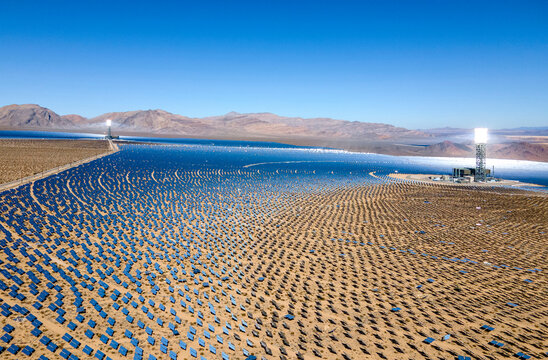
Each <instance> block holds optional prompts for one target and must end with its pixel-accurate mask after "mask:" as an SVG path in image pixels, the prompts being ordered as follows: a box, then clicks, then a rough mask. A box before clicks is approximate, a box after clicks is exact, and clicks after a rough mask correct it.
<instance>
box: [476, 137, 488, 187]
mask: <svg viewBox="0 0 548 360" xmlns="http://www.w3.org/2000/svg"><path fill="white" fill-rule="evenodd" d="M474 142H475V143H476V172H475V174H474V181H475V182H485V172H486V171H485V157H486V153H485V148H486V147H487V128H475V129H474Z"/></svg>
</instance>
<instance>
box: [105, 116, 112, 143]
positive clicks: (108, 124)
mask: <svg viewBox="0 0 548 360" xmlns="http://www.w3.org/2000/svg"><path fill="white" fill-rule="evenodd" d="M106 125H107V139H112V133H111V131H110V128H111V127H112V120H110V119H108V120H107V124H106Z"/></svg>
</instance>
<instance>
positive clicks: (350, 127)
mask: <svg viewBox="0 0 548 360" xmlns="http://www.w3.org/2000/svg"><path fill="white" fill-rule="evenodd" d="M203 120H204V121H207V122H208V123H211V124H214V125H215V126H222V128H224V129H225V130H227V131H230V132H234V133H240V132H241V131H242V130H245V132H246V133H249V134H253V135H261V134H269V135H271V136H306V137H318V138H364V137H365V138H364V139H363V140H382V139H391V138H402V137H427V136H428V135H426V134H425V133H423V132H420V131H415V130H408V129H405V128H400V127H395V126H392V125H387V124H379V123H365V122H359V121H345V120H336V119H330V118H308V119H305V118H300V117H284V116H279V115H276V114H272V113H251V114H240V113H236V112H230V113H228V114H226V115H221V116H213V117H207V118H204V119H203Z"/></svg>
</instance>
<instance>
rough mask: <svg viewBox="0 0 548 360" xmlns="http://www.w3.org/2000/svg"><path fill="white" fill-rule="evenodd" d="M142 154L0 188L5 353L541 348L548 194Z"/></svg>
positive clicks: (511, 352) (547, 321)
mask: <svg viewBox="0 0 548 360" xmlns="http://www.w3.org/2000/svg"><path fill="white" fill-rule="evenodd" d="M149 148H151V147H147V146H139V147H138V146H122V150H121V151H120V152H118V153H115V154H112V155H109V156H107V157H104V158H101V159H99V160H97V161H94V162H92V163H89V164H86V165H85V166H81V167H78V168H77V169H74V170H73V171H67V172H63V173H60V174H59V175H58V176H57V177H56V178H55V179H53V178H48V179H44V180H40V181H37V182H34V183H32V184H27V185H25V186H22V187H19V188H17V189H15V190H12V191H9V192H4V193H0V209H1V213H0V226H1V227H0V230H1V231H0V245H1V246H2V250H3V251H2V253H1V254H0V268H1V270H0V272H1V274H2V275H1V276H0V279H1V282H0V288H1V290H0V297H1V300H0V308H1V310H2V313H1V315H0V329H3V330H2V331H1V333H0V346H2V347H3V348H5V349H4V351H3V352H2V354H1V355H0V356H1V358H2V359H26V358H29V359H42V360H44V359H58V358H65V359H66V358H70V359H87V358H90V359H91V358H97V359H100V360H102V359H108V358H110V359H127V358H131V359H133V358H135V359H168V358H169V359H194V358H199V359H245V358H246V357H247V356H248V355H255V356H257V357H258V358H259V359H262V358H264V359H456V358H458V357H459V356H461V357H462V358H463V359H464V358H465V357H470V358H471V359H493V360H495V359H505V358H515V354H517V353H519V354H524V356H531V357H532V358H535V359H537V358H538V359H540V358H543V357H544V356H545V354H546V351H548V348H547V343H546V339H547V338H548V305H547V303H546V298H547V290H548V279H547V277H546V273H545V271H546V267H547V265H548V264H547V262H548V199H547V197H546V195H545V194H539V193H534V192H527V191H522V190H518V189H507V188H497V189H491V188H489V189H481V188H478V187H471V186H450V185H439V184H427V183H416V182H410V181H406V180H404V179H391V178H388V177H379V178H370V177H364V181H363V183H362V184H356V183H354V184H352V185H349V186H346V187H344V186H338V185H337V186H331V185H330V184H329V183H326V184H323V185H322V186H323V187H322V188H320V190H318V191H295V190H291V189H296V188H297V185H299V184H298V183H299V182H300V183H302V181H303V180H302V178H301V179H297V180H295V181H294V182H292V183H289V185H287V186H286V185H285V184H287V183H283V184H284V185H283V186H282V185H272V186H270V185H269V186H268V187H267V186H264V185H261V184H264V183H265V180H264V179H265V177H267V176H271V175H269V174H265V171H263V172H262V173H261V172H260V171H258V169H254V168H251V169H245V168H243V167H237V166H234V167H219V168H215V166H213V165H208V166H207V167H206V166H202V165H199V167H198V165H196V167H193V168H182V166H181V164H182V163H183V161H181V162H177V159H178V157H179V156H183V155H181V154H183V153H182V152H183V151H187V150H186V149H180V150H177V149H176V150H168V149H167V148H168V147H156V148H154V149H152V150H150V149H149ZM164 148H166V149H164ZM84 150H86V151H89V152H93V151H100V149H84ZM169 151H171V152H169ZM15 154H21V156H23V158H28V156H26V155H24V154H26V152H15ZM12 156H13V155H12ZM189 156H190V155H189ZM189 159H193V158H192V157H189ZM185 161H186V160H185ZM189 161H190V160H189ZM192 161H194V160H192ZM195 162H197V161H195ZM219 163H221V161H219ZM36 166H38V165H36ZM272 176H274V175H272ZM276 176H281V175H279V174H278V173H276ZM310 176H313V175H310ZM381 178H382V181H381ZM273 183H274V184H277V183H275V182H274V181H273ZM41 356H42V357H41ZM520 356H521V355H520ZM523 358H527V357H523Z"/></svg>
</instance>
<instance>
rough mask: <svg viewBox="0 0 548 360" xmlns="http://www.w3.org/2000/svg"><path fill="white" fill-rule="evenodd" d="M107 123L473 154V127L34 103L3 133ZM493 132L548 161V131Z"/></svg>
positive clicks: (3, 122)
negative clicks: (88, 114)
mask: <svg viewBox="0 0 548 360" xmlns="http://www.w3.org/2000/svg"><path fill="white" fill-rule="evenodd" d="M107 119H110V120H112V131H113V133H114V134H120V135H141V136H161V137H195V138H212V139H213V138H217V139H239V140H263V141H277V142H284V143H290V144H295V145H309V146H324V147H334V148H342V149H346V150H351V151H362V152H376V153H384V154H391V155H420V156H466V157H470V156H473V154H474V146H473V144H472V143H471V141H470V134H471V130H470V129H457V128H439V129H422V130H411V129H406V128H402V127H396V126H393V125H388V124H382V123H367V122H358V121H346V120H336V119H331V118H301V117H284V116H279V115H276V114H272V113H247V114H241V113H237V112H230V113H227V114H225V115H220V116H210V117H203V118H196V117H187V116H183V115H178V114H173V113H170V112H167V111H164V110H136V111H126V112H111V113H106V114H103V115H100V116H97V117H93V118H89V119H88V118H85V117H83V116H80V115H77V114H70V115H62V116H60V115H58V114H57V113H55V112H54V111H52V110H50V109H48V108H45V107H41V106H39V105H34V104H25V105H8V106H4V107H0V129H10V130H26V129H28V130H31V129H34V130H49V131H53V130H65V131H80V132H95V133H97V132H99V133H104V132H105V121H106V120H107ZM490 134H493V136H492V139H493V143H490V144H489V151H490V153H489V154H490V156H492V157H497V158H510V159H525V160H535V161H548V137H547V136H545V135H548V129H547V128H518V129H502V130H490ZM449 140H452V141H449ZM490 142H491V141H490ZM417 144H419V145H417Z"/></svg>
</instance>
